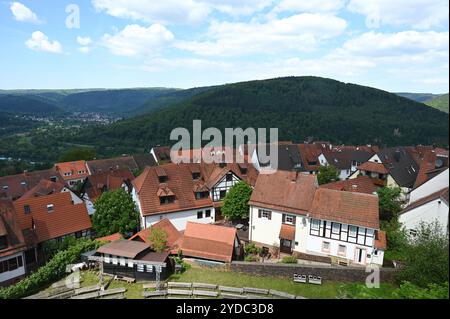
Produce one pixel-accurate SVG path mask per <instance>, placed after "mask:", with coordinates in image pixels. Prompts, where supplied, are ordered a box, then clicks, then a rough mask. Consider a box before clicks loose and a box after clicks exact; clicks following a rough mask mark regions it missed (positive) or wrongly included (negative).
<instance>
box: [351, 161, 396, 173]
mask: <svg viewBox="0 0 450 319" xmlns="http://www.w3.org/2000/svg"><path fill="white" fill-rule="evenodd" d="M358 169H359V170H361V171H368V172H374V173H378V174H388V173H389V171H388V170H387V169H386V167H384V165H383V164H381V163H374V162H365V163H363V164H361V165H359V166H358Z"/></svg>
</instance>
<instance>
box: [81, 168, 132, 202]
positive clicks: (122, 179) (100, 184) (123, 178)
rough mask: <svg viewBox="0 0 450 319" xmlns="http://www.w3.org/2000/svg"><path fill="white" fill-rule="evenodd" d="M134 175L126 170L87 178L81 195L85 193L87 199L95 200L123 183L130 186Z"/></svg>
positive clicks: (107, 172)
mask: <svg viewBox="0 0 450 319" xmlns="http://www.w3.org/2000/svg"><path fill="white" fill-rule="evenodd" d="M133 179H134V175H133V174H132V173H131V171H130V170H129V169H128V168H122V169H118V170H113V171H106V172H103V173H97V174H94V175H91V176H88V177H87V179H86V182H85V183H84V184H83V187H82V191H81V192H82V193H87V194H88V196H89V199H91V200H94V201H95V200H96V199H97V198H98V197H100V196H101V195H102V194H103V193H104V192H106V191H113V190H117V189H119V188H121V187H122V185H123V184H124V183H125V184H127V185H130V184H131V181H132V180H133Z"/></svg>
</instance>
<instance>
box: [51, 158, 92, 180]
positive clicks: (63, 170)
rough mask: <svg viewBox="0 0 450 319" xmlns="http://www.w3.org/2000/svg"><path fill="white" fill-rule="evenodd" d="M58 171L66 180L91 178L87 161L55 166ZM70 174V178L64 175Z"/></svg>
mask: <svg viewBox="0 0 450 319" xmlns="http://www.w3.org/2000/svg"><path fill="white" fill-rule="evenodd" d="M55 167H56V169H57V170H58V172H59V173H60V175H61V176H62V178H63V179H64V180H66V181H67V180H73V179H82V178H85V177H87V176H89V172H88V168H87V166H86V161H74V162H65V163H57V164H55ZM80 172H81V173H80ZM68 173H70V176H65V175H64V174H68Z"/></svg>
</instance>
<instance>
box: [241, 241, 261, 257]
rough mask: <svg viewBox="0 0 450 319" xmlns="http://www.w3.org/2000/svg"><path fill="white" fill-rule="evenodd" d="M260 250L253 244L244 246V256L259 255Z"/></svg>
mask: <svg viewBox="0 0 450 319" xmlns="http://www.w3.org/2000/svg"><path fill="white" fill-rule="evenodd" d="M261 251H262V249H261V248H258V247H256V245H255V244H254V243H248V244H246V245H245V246H244V254H245V256H248V255H259V254H260V253H261Z"/></svg>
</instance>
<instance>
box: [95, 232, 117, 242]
mask: <svg viewBox="0 0 450 319" xmlns="http://www.w3.org/2000/svg"><path fill="white" fill-rule="evenodd" d="M120 239H123V236H122V234H121V233H115V234H112V235H109V236H104V237H100V238H96V239H95V240H97V241H108V242H111V241H116V240H120Z"/></svg>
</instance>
